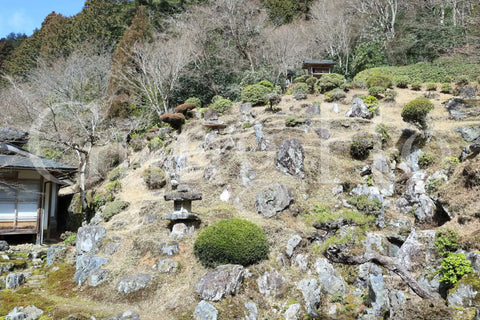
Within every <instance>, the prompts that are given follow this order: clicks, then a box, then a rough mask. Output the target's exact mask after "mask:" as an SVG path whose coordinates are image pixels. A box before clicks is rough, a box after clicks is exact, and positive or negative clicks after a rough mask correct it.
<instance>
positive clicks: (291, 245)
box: [285, 234, 302, 258]
mask: <svg viewBox="0 0 480 320" xmlns="http://www.w3.org/2000/svg"><path fill="white" fill-rule="evenodd" d="M300 242H302V237H301V236H299V235H298V234H295V235H293V236H292V237H291V238H290V239H289V240H288V242H287V249H286V250H285V254H286V255H287V257H289V258H291V257H292V256H293V252H294V251H295V249H296V248H297V247H298V245H299V244H300Z"/></svg>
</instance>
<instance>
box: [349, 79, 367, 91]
mask: <svg viewBox="0 0 480 320" xmlns="http://www.w3.org/2000/svg"><path fill="white" fill-rule="evenodd" d="M352 86H353V87H354V88H357V89H365V88H366V87H367V84H366V83H365V81H353V82H352Z"/></svg>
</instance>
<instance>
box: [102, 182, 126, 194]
mask: <svg viewBox="0 0 480 320" xmlns="http://www.w3.org/2000/svg"><path fill="white" fill-rule="evenodd" d="M120 190H122V183H121V182H120V181H119V180H115V181H112V182H109V183H108V184H107V186H106V187H105V191H106V192H107V193H118V192H120Z"/></svg>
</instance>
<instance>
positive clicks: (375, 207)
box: [347, 194, 382, 216]
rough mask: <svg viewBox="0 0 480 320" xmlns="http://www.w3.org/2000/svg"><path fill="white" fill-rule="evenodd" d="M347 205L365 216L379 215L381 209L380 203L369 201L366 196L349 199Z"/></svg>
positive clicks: (374, 200) (375, 200) (373, 200)
mask: <svg viewBox="0 0 480 320" xmlns="http://www.w3.org/2000/svg"><path fill="white" fill-rule="evenodd" d="M347 203H348V204H350V205H352V206H354V207H355V208H357V210H358V211H361V212H363V213H365V214H366V215H374V216H376V215H379V214H380V212H381V209H382V203H381V202H380V201H378V200H377V199H372V200H369V199H368V197H367V196H366V195H363V194H362V195H359V196H354V197H351V198H350V199H348V200H347Z"/></svg>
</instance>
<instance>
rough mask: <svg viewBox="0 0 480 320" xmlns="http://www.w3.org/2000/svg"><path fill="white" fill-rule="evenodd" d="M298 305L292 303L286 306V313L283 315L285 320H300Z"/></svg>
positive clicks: (299, 307)
mask: <svg viewBox="0 0 480 320" xmlns="http://www.w3.org/2000/svg"><path fill="white" fill-rule="evenodd" d="M300 309H301V306H300V303H293V304H291V305H289V306H288V309H287V311H285V314H284V315H283V316H284V317H285V320H300Z"/></svg>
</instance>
